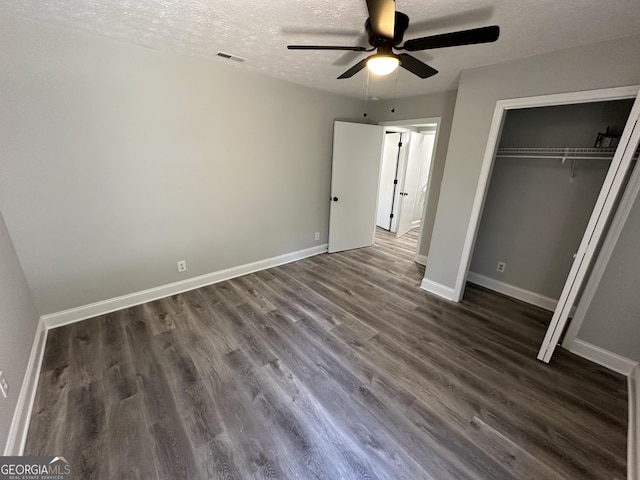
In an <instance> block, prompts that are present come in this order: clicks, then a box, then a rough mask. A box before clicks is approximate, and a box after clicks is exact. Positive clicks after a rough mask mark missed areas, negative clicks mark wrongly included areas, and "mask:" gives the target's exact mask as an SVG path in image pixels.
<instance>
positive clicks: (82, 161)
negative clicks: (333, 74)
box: [0, 15, 362, 314]
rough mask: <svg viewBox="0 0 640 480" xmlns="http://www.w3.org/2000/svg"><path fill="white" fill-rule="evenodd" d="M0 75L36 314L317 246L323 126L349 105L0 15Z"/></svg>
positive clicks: (17, 236) (327, 145)
mask: <svg viewBox="0 0 640 480" xmlns="http://www.w3.org/2000/svg"><path fill="white" fill-rule="evenodd" d="M0 64H1V65H2V70H3V73H2V76H0V91H1V92H3V94H2V95H1V96H0V172H1V174H2V177H1V178H2V185H1V188H0V206H1V207H2V209H3V212H4V214H5V220H6V223H7V227H8V229H9V231H10V232H11V235H12V238H13V240H14V244H15V248H16V251H17V253H18V256H19V258H20V260H21V262H22V266H23V269H24V272H25V275H26V278H27V280H28V282H29V285H30V287H31V290H32V292H33V296H34V300H35V302H36V304H37V307H38V309H39V311H40V313H41V314H47V313H52V312H56V311H60V310H64V309H67V308H70V307H76V306H80V305H84V304H88V303H91V302H95V301H99V300H103V299H108V298H112V297H116V296H119V295H123V294H127V293H131V292H136V291H139V290H143V289H147V288H151V287H154V286H158V285H164V284H167V283H171V282H175V281H178V280H182V279H185V278H188V277H191V276H196V275H201V274H206V273H209V272H213V271H217V270H221V269H225V268H228V267H232V266H237V265H241V264H245V263H248V262H253V261H256V260H261V259H265V258H269V257H273V256H277V255H281V254H285V253H289V252H293V251H297V250H300V249H304V248H308V247H312V246H314V245H318V244H321V243H325V242H326V241H327V230H328V216H329V202H328V201H327V197H328V192H329V181H330V174H331V145H332V131H333V120H334V119H349V118H355V119H356V120H357V121H360V120H361V119H362V116H361V115H362V114H361V108H362V106H361V103H362V102H360V101H357V100H352V99H349V98H345V97H340V96H336V95H332V94H327V93H323V92H318V91H314V90H311V89H307V88H304V87H301V86H297V85H294V84H289V83H285V82H282V81H278V80H274V79H270V78H268V77H265V76H262V75H259V74H253V73H249V72H247V71H246V70H244V69H243V68H242V65H236V64H233V63H225V61H224V60H222V59H218V58H214V59H211V60H204V59H196V58H188V57H181V56H177V55H173V54H169V53H165V52H160V51H155V50H151V49H147V48H142V47H138V46H133V45H129V44H126V43H122V42H118V41H114V40H110V39H106V38H103V37H99V36H95V35H90V34H85V33H82V32H76V31H71V30H65V29H62V28H58V27H54V26H49V25H46V24H43V23H37V22H32V21H29V20H23V19H19V18H18V17H14V16H10V15H3V17H2V18H1V19H0ZM317 231H318V232H320V234H321V237H320V240H319V241H315V240H314V233H315V232H317ZM178 260H186V261H187V266H188V271H187V272H186V274H178V273H177V269H176V261H178Z"/></svg>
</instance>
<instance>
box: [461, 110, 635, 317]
mask: <svg viewBox="0 0 640 480" xmlns="http://www.w3.org/2000/svg"><path fill="white" fill-rule="evenodd" d="M632 105H633V101H632V100H618V101H610V102H597V103H587V104H574V105H561V106H554V107H540V108H529V109H521V110H510V111H509V112H508V113H507V116H506V119H505V123H504V126H503V130H502V135H501V138H500V144H499V149H506V148H567V147H569V148H592V147H594V144H595V140H596V137H597V135H598V133H599V132H605V131H606V129H607V127H609V131H610V132H611V133H615V132H618V133H620V132H621V131H622V129H623V128H624V125H625V123H626V120H627V118H628V116H629V112H630V110H631V107H632ZM541 157H542V156H539V157H538V156H536V155H534V154H532V155H531V156H530V157H527V156H524V157H520V158H515V157H502V156H498V157H497V158H496V160H495V163H494V167H493V172H492V176H491V181H490V185H489V190H488V192H487V198H486V201H485V206H484V210H483V214H482V219H481V223H480V228H479V231H478V236H477V239H476V244H475V248H474V254H473V257H472V262H471V268H470V273H469V281H471V282H473V283H478V284H480V285H483V286H485V287H488V288H492V289H494V290H499V291H502V292H503V293H507V294H510V293H511V292H517V296H518V298H520V299H522V300H525V301H529V302H530V303H534V304H536V305H538V306H541V307H543V308H547V309H550V310H553V309H554V308H555V302H557V299H558V298H559V296H560V293H561V291H562V288H563V286H564V283H565V281H566V278H567V275H568V273H569V270H570V269H571V264H572V262H573V255H574V253H575V252H576V251H577V249H578V246H579V244H580V241H581V239H582V236H583V234H584V230H585V228H586V225H587V223H588V221H589V217H590V215H591V212H592V210H593V207H594V205H595V202H596V199H597V197H598V194H599V192H600V188H601V186H602V183H603V181H604V178H605V176H606V173H607V169H608V168H609V164H610V163H611V161H610V160H606V159H605V160H603V159H589V160H575V162H574V161H571V160H567V161H565V162H564V163H563V162H562V161H561V160H559V159H549V158H541ZM499 262H502V263H504V264H505V265H506V266H505V268H504V271H502V272H500V271H498V263H499ZM514 296H515V295H514Z"/></svg>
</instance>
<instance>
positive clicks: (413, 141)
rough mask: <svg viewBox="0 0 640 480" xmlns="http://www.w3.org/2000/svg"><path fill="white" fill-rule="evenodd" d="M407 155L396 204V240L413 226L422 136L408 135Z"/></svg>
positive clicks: (420, 163) (422, 154)
mask: <svg viewBox="0 0 640 480" xmlns="http://www.w3.org/2000/svg"><path fill="white" fill-rule="evenodd" d="M409 135H410V138H409V153H408V155H407V156H406V162H407V163H406V167H405V168H404V169H403V176H402V178H401V180H400V183H401V187H400V198H399V203H398V228H397V229H396V238H398V237H401V236H402V235H404V234H405V233H407V232H408V231H409V230H411V225H412V224H413V211H414V208H415V205H416V199H417V198H418V183H419V180H420V178H419V177H420V167H421V166H422V161H423V157H424V153H425V152H424V148H423V146H424V135H421V134H419V133H416V132H410V133H409Z"/></svg>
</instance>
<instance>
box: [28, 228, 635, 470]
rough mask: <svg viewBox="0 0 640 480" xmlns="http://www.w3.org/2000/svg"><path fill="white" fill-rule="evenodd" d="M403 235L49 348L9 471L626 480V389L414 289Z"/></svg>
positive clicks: (494, 320)
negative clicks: (28, 462)
mask: <svg viewBox="0 0 640 480" xmlns="http://www.w3.org/2000/svg"><path fill="white" fill-rule="evenodd" d="M417 236H418V232H417V230H412V231H410V232H409V234H407V235H405V236H403V237H401V238H398V239H396V238H395V236H394V235H393V234H390V233H389V232H386V231H384V230H382V229H378V230H377V232H376V240H375V246H373V247H370V248H363V249H357V250H352V251H346V252H339V253H335V254H331V255H328V254H325V255H318V256H315V257H310V258H307V259H304V260H301V261H298V262H294V263H291V264H286V265H281V266H279V267H275V268H272V269H269V270H264V271H260V272H256V273H252V274H249V275H246V276H244V277H240V278H236V279H233V280H230V281H227V282H221V283H218V284H214V285H210V286H207V287H203V288H200V289H197V290H193V291H190V292H185V293H182V294H179V295H173V296H171V297H168V298H164V299H160V300H156V301H154V302H150V303H148V304H144V305H138V306H136V307H132V308H129V309H124V310H121V311H118V312H114V313H110V314H107V315H104V316H101V317H97V318H94V319H90V320H86V321H83V322H80V323H77V324H72V325H67V326H65V327H60V328H56V329H54V330H52V331H50V332H49V334H48V338H47V344H46V348H45V354H44V359H43V364H42V369H41V373H40V379H39V383H38V389H37V394H36V399H35V403H34V409H33V413H32V419H31V426H30V430H29V434H28V437H27V444H26V448H25V453H27V454H31V455H51V454H55V455H69V456H70V457H71V458H72V460H73V462H74V468H75V472H74V473H75V474H76V476H77V477H78V478H114V479H115V478H158V479H177V478H180V479H199V478H218V479H286V480H289V479H295V478H299V479H305V480H306V479H311V478H325V479H331V480H335V479H383V480H396V479H402V478H404V479H411V480H418V479H420V480H421V479H437V480H440V479H448V478H456V479H465V478H468V479H472V478H473V479H492V480H493V479H497V478H500V479H509V478H522V479H544V480H547V479H551V478H553V479H555V478H558V479H574V478H585V479H612V478H613V479H623V478H625V475H626V428H627V391H626V379H625V378H624V377H622V376H620V375H617V374H615V373H612V372H610V371H608V370H606V369H604V368H602V367H600V366H598V365H594V364H592V363H590V362H588V361H586V360H584V359H582V358H579V357H576V356H575V355H572V354H570V353H569V352H567V351H564V350H562V349H559V351H558V352H557V354H556V355H555V356H554V358H553V359H552V362H551V363H550V364H549V365H547V364H543V363H541V362H538V361H537V360H536V353H537V350H538V347H539V345H540V342H541V341H542V338H543V337H544V333H545V329H546V325H547V324H548V322H549V320H550V312H547V311H545V310H542V309H540V308H537V307H534V306H531V305H527V304H525V303H523V302H520V301H518V300H514V299H512V298H508V297H505V296H503V295H500V294H497V293H494V292H491V291H489V290H487V289H485V288H482V287H478V286H475V285H472V284H469V285H467V289H466V293H465V298H464V299H463V301H462V302H460V303H452V302H449V301H447V300H444V299H442V298H439V297H436V296H434V295H431V294H429V293H427V292H425V291H423V290H421V289H420V288H419V284H420V281H421V279H422V276H423V273H424V267H422V266H420V265H419V264H417V263H415V262H414V258H415V253H416V244H417Z"/></svg>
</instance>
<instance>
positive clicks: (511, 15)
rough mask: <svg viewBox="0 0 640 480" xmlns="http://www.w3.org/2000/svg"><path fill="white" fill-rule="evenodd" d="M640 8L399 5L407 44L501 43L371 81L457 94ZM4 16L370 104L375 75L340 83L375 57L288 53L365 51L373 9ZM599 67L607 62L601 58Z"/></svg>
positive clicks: (105, 7)
mask: <svg viewBox="0 0 640 480" xmlns="http://www.w3.org/2000/svg"><path fill="white" fill-rule="evenodd" d="M638 7H639V4H638V0H614V1H609V2H602V0H561V1H559V0H526V1H525V0H519V1H518V0H493V1H482V0H480V1H478V0H439V1H437V0H397V2H396V8H397V10H399V11H402V12H404V13H406V14H407V15H409V17H410V19H411V23H410V25H409V29H408V31H407V33H406V35H405V39H409V38H415V37H419V36H425V35H431V34H437V33H444V32H449V31H453V30H458V29H466V28H474V27H479V26H484V25H490V24H498V25H500V27H501V36H500V39H499V40H498V41H497V42H496V43H491V44H486V45H472V46H462V47H453V48H444V49H439V50H432V51H429V52H417V53H416V54H415V56H416V57H418V58H420V59H421V60H423V61H425V62H427V63H429V64H430V65H432V66H433V67H434V68H436V69H438V70H439V71H440V73H439V74H438V75H436V76H434V77H431V78H429V79H426V80H421V79H419V78H417V77H414V76H413V75H411V74H410V73H408V72H407V71H405V70H400V72H399V74H398V79H397V86H396V85H395V74H392V75H390V76H389V77H385V78H374V77H372V78H371V80H370V87H369V94H370V96H375V97H379V98H389V97H391V96H393V94H394V89H397V95H398V96H403V97H404V96H410V95H416V94H422V93H430V92H436V91H443V90H451V89H455V88H456V87H457V83H458V78H459V76H460V72H461V71H462V70H464V69H467V68H471V67H475V66H480V65H487V64H492V63H498V62H503V61H506V60H512V59H515V58H520V57H525V56H529V55H536V54H539V53H544V52H549V51H553V50H559V49H562V48H567V47H572V46H577V45H583V44H588V43H594V42H598V41H601V40H607V39H612V38H616V37H623V36H627V35H633V34H637V33H639V32H640V8H638ZM2 10H5V11H10V12H13V13H16V14H18V15H21V16H25V17H29V18H33V19H37V20H41V21H45V22H49V23H53V24H57V25H62V26H66V27H71V28H74V29H78V30H82V31H86V32H92V33H96V34H100V35H104V36H107V37H112V38H116V39H119V40H123V41H126V42H130V43H135V44H139V45H144V46H147V47H151V48H156V49H159V50H169V51H173V52H177V53H181V54H185V55H192V56H198V57H207V58H211V61H213V62H224V61H229V60H223V59H221V58H219V57H216V56H215V55H216V53H217V51H218V50H222V51H224V52H229V53H232V54H234V55H238V56H241V57H244V58H246V59H247V61H246V62H244V63H242V64H235V65H237V67H238V68H242V69H250V70H254V71H258V72H262V73H265V74H267V75H270V76H272V77H277V78H282V79H286V80H289V81H292V82H295V83H299V84H302V85H307V86H309V87H313V88H318V89H322V90H327V91H332V92H337V93H341V94H344V95H349V96H354V97H360V98H363V97H364V91H365V83H366V77H367V75H366V71H362V72H360V73H359V74H357V75H355V76H354V77H353V78H350V79H345V80H336V77H337V76H338V75H340V74H341V73H342V72H343V71H345V70H346V69H347V68H349V67H350V66H351V65H352V64H353V63H355V62H357V61H358V60H360V59H361V58H364V56H365V55H367V54H365V53H358V54H356V53H353V52H349V53H347V54H345V53H343V52H336V51H329V52H326V51H325V52H304V51H288V50H287V49H286V45H287V44H291V43H295V44H334V45H336V44H337V45H364V46H367V43H366V39H365V38H364V37H363V35H362V34H363V33H364V27H363V25H364V21H365V20H366V17H367V10H366V6H365V1H364V0H303V1H300V0H244V1H243V0H208V1H207V0H135V1H132V0H3V1H2V4H1V5H0V12H1V11H2ZM594 61H595V62H597V59H595V58H594Z"/></svg>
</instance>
